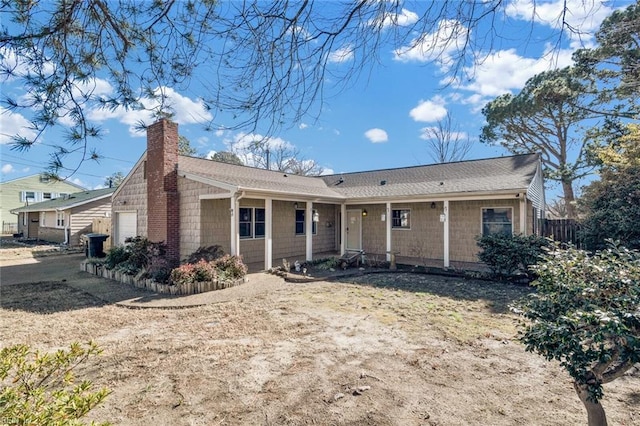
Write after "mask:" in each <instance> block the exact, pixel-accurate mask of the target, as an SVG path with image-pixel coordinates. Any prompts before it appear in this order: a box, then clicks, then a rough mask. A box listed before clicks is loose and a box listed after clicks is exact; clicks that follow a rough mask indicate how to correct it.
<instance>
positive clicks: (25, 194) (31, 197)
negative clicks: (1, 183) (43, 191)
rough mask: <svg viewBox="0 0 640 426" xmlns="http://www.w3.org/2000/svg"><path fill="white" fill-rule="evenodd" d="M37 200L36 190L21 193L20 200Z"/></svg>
mask: <svg viewBox="0 0 640 426" xmlns="http://www.w3.org/2000/svg"><path fill="white" fill-rule="evenodd" d="M35 200H36V193H35V192H34V191H22V192H21V193H20V201H22V202H23V203H24V202H34V201H35Z"/></svg>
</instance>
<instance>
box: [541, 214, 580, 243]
mask: <svg viewBox="0 0 640 426" xmlns="http://www.w3.org/2000/svg"><path fill="white" fill-rule="evenodd" d="M540 229H541V230H542V235H543V236H545V237H551V238H553V239H554V240H555V241H559V242H561V243H571V244H573V245H574V246H576V247H577V248H580V249H581V248H584V241H583V240H582V238H581V236H580V230H581V225H580V222H578V221H577V220H575V219H543V220H542V223H541V227H540Z"/></svg>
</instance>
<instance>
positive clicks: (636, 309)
mask: <svg viewBox="0 0 640 426" xmlns="http://www.w3.org/2000/svg"><path fill="white" fill-rule="evenodd" d="M533 269H534V270H535V272H536V273H537V274H538V277H539V278H538V279H537V280H536V281H535V282H534V283H533V285H534V286H535V287H537V290H538V291H537V292H536V293H534V294H532V295H530V296H529V297H528V299H526V301H525V302H523V303H522V304H521V305H520V306H518V308H517V309H516V310H517V311H519V312H521V313H522V314H523V315H524V317H525V318H527V319H528V320H529V322H527V323H524V324H523V328H522V330H521V335H520V341H521V342H522V343H524V344H525V345H526V350H527V351H531V352H536V353H538V354H540V355H542V356H544V357H545V358H546V359H547V360H557V361H559V362H560V365H561V366H562V367H564V368H565V369H566V370H567V372H568V373H569V374H570V375H571V377H572V378H573V385H574V388H575V391H576V392H577V394H578V396H579V397H580V400H581V401H582V403H583V404H584V406H585V408H586V410H587V415H588V420H589V425H590V426H595V425H599V426H601V425H606V424H607V419H606V416H605V412H604V408H603V407H602V405H601V404H600V402H599V401H600V399H601V398H602V396H603V389H602V385H603V384H605V383H609V382H611V381H613V380H615V379H617V378H619V377H621V376H622V375H623V374H624V373H625V371H627V370H628V369H629V368H631V367H632V366H633V365H634V363H636V362H638V361H640V338H639V336H640V252H638V251H632V250H628V249H625V248H624V247H616V246H615V245H613V244H610V247H609V248H608V249H606V250H603V251H600V252H596V253H595V254H594V255H589V254H588V253H587V252H585V251H582V250H577V249H575V248H569V249H567V250H561V249H560V248H559V246H558V245H556V247H555V249H554V250H552V251H550V252H549V253H548V254H546V255H544V257H543V261H541V262H540V263H539V264H538V265H537V266H535V267H533Z"/></svg>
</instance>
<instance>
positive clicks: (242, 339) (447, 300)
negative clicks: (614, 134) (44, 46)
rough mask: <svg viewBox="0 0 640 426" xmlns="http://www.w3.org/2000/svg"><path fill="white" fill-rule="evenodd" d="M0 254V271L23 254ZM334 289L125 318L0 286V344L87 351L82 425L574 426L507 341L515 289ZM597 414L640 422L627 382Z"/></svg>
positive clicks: (420, 285) (69, 294)
mask: <svg viewBox="0 0 640 426" xmlns="http://www.w3.org/2000/svg"><path fill="white" fill-rule="evenodd" d="M5 250H6V249H5ZM5 250H0V257H1V258H2V259H4V260H3V261H2V263H0V264H1V265H2V267H3V268H2V269H5V267H6V266H7V265H9V264H11V261H9V260H8V258H9V257H11V258H18V259H24V257H28V255H24V254H23V255H16V254H15V253H13V252H12V254H11V256H8V252H7V251H5ZM14 250H17V249H14ZM25 250H26V249H25ZM18 251H19V250H18ZM37 267H38V264H37V262H36V263H33V268H37ZM5 270H6V269H5ZM2 272H3V271H1V270H0V273H2ZM70 273H74V274H75V273H76V272H75V271H73V272H70ZM349 280H350V282H333V283H329V282H319V283H307V284H285V285H282V286H281V287H279V289H278V290H276V291H274V292H272V293H267V294H264V293H263V294H259V295H256V296H255V297H250V298H244V299H238V300H232V301H228V302H225V303H219V304H212V305H207V306H201V307H196V308H189V309H137V310H134V309H125V308H122V307H117V306H114V305H109V304H105V303H104V302H103V301H101V300H98V299H96V298H94V297H92V296H91V295H90V294H87V293H83V292H80V291H78V290H75V289H73V288H72V287H70V286H68V285H66V284H65V282H63V281H54V282H36V283H22V284H14V285H4V286H3V287H2V289H1V292H0V341H2V344H3V345H10V344H14V343H28V344H30V345H33V346H35V347H37V348H40V349H45V350H54V349H58V348H62V347H67V346H68V345H69V344H70V343H71V342H73V341H81V342H84V341H88V340H94V341H96V342H97V343H98V344H99V345H100V346H101V347H102V348H103V349H104V352H103V354H102V355H101V356H100V357H98V358H94V359H93V360H92V362H91V363H90V364H89V365H88V366H86V368H84V369H82V371H81V374H83V375H85V376H87V377H89V378H91V379H92V380H93V381H94V382H95V384H96V385H97V386H106V387H108V388H109V389H111V390H112V394H111V395H110V396H109V397H108V399H107V400H106V402H105V403H104V404H103V405H101V406H99V407H98V408H96V409H95V410H93V411H92V412H91V415H90V418H91V419H96V420H101V421H110V422H112V423H113V424H121V425H149V424H153V425H245V424H246V425H260V424H261V425H300V424H317V425H325V424H327V425H328V424H334V425H464V424H467V425H515V424H522V425H583V424H586V414H585V412H584V410H583V408H582V406H581V404H580V402H579V401H578V398H577V396H576V395H575V393H574V391H573V388H572V385H571V382H570V379H569V377H568V375H567V374H566V373H564V372H563V371H562V370H561V369H560V368H559V367H558V366H557V364H555V363H549V362H546V361H545V360H544V359H543V358H542V357H540V356H538V355H535V354H530V353H526V352H525V351H524V348H523V346H522V345H520V344H519V343H518V342H517V341H516V340H515V334H516V318H515V317H514V316H512V315H511V314H510V313H509V312H508V308H507V306H508V304H509V303H510V302H512V301H513V300H515V299H517V298H519V297H521V296H523V295H524V294H525V293H527V291H529V290H528V289H527V288H526V287H519V286H513V285H506V284H497V283H489V282H480V281H464V280H459V279H451V278H443V277H437V276H426V275H411V274H382V275H369V276H360V277H356V278H350V279H349ZM244 285H252V286H259V285H260V282H259V276H254V277H252V281H251V282H250V283H248V284H244ZM603 405H604V407H605V409H606V411H607V415H608V417H609V421H610V424H615V425H640V377H638V375H637V373H636V374H635V375H633V376H632V375H627V376H625V377H623V378H621V379H619V380H617V381H615V382H613V383H612V384H609V385H606V386H605V399H604V400H603Z"/></svg>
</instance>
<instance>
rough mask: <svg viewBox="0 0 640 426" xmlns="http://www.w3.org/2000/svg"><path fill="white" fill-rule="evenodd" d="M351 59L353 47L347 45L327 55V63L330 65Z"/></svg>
mask: <svg viewBox="0 0 640 426" xmlns="http://www.w3.org/2000/svg"><path fill="white" fill-rule="evenodd" d="M351 59H353V46H351V45H348V46H345V47H342V48H340V49H338V50H334V51H333V52H331V53H329V58H328V61H329V62H332V63H341V62H347V61H349V60H351Z"/></svg>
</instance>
